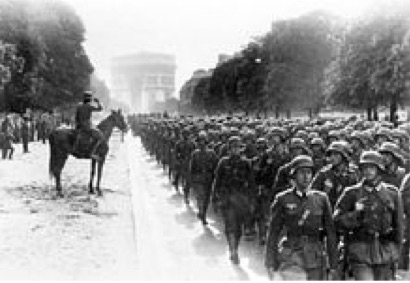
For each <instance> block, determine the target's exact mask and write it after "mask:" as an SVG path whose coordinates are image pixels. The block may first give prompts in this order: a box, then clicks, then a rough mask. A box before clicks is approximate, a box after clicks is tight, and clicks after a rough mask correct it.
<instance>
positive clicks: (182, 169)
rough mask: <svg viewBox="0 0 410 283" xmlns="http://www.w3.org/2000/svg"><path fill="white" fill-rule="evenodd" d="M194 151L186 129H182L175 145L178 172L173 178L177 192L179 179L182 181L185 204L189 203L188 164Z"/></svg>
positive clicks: (193, 145)
mask: <svg viewBox="0 0 410 283" xmlns="http://www.w3.org/2000/svg"><path fill="white" fill-rule="evenodd" d="M194 149H195V144H194V142H193V141H191V140H189V131H188V129H186V128H185V129H183V131H182V139H181V140H180V141H179V142H178V143H177V144H176V149H175V150H176V159H177V162H178V167H179V170H178V172H177V175H176V176H175V183H174V185H175V188H176V190H177V191H178V183H179V178H180V177H181V179H182V183H183V185H182V188H183V192H184V199H185V203H186V204H188V203H189V191H190V186H191V184H190V178H189V177H190V176H189V162H190V158H191V154H192V152H193V151H194Z"/></svg>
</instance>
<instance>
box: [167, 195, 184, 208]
mask: <svg viewBox="0 0 410 283" xmlns="http://www.w3.org/2000/svg"><path fill="white" fill-rule="evenodd" d="M167 201H168V202H169V203H170V204H172V205H174V206H176V207H182V206H183V205H184V201H183V197H182V194H178V193H175V194H173V195H172V196H170V197H169V198H167Z"/></svg>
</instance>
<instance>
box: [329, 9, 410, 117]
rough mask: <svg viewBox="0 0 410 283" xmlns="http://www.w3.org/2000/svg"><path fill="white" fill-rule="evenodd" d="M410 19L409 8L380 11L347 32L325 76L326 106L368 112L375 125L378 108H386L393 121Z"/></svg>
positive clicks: (408, 62) (408, 68) (409, 70)
mask: <svg viewBox="0 0 410 283" xmlns="http://www.w3.org/2000/svg"><path fill="white" fill-rule="evenodd" d="M395 4H397V3H395ZM409 16H410V10H409V8H408V7H407V6H401V5H395V6H389V7H385V6H382V7H379V8H378V9H376V10H375V11H373V12H372V13H371V14H370V15H369V16H367V17H364V18H361V19H360V20H359V21H356V22H354V23H353V24H352V25H351V27H349V28H348V29H346V30H345V35H344V37H343V41H342V44H341V46H340V49H339V53H338V56H337V57H336V59H335V61H334V62H332V64H331V65H330V66H329V68H328V72H327V73H328V77H327V81H326V89H327V91H326V93H327V100H328V101H329V102H330V103H332V104H341V105H345V106H348V107H355V108H366V109H367V113H368V119H369V120H371V119H376V120H377V108H378V106H385V105H386V106H387V105H389V106H390V119H391V121H392V122H395V116H396V112H397V107H398V104H399V103H400V102H401V101H403V99H404V98H405V97H404V96H405V95H406V93H407V90H406V85H405V82H406V81H407V80H408V79H409V74H410V57H409V51H408V50H409V49H408V47H409V34H410V29H409V23H410V22H409ZM372 114H373V115H372Z"/></svg>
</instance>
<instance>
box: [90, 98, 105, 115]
mask: <svg viewBox="0 0 410 283" xmlns="http://www.w3.org/2000/svg"><path fill="white" fill-rule="evenodd" d="M94 101H95V102H96V103H97V106H96V107H94V106H92V111H93V112H99V111H102V110H103V107H102V105H101V102H100V100H98V98H94Z"/></svg>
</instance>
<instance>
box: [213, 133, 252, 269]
mask: <svg viewBox="0 0 410 283" xmlns="http://www.w3.org/2000/svg"><path fill="white" fill-rule="evenodd" d="M232 138H233V137H231V138H230V139H231V140H232V143H236V142H239V138H237V139H238V141H235V140H234V139H232ZM213 192H214V194H215V195H216V197H217V199H218V200H219V201H220V203H221V209H222V216H223V221H224V224H225V235H226V237H227V240H228V244H229V249H230V255H231V260H232V261H233V262H234V263H239V257H238V254H237V251H238V247H239V241H240V238H241V236H242V227H243V224H244V223H245V220H246V219H247V217H249V216H250V215H251V214H252V213H253V210H254V203H255V198H256V189H255V179H254V176H253V172H252V168H251V166H250V164H249V162H248V161H247V160H246V159H244V158H243V157H241V156H240V155H230V156H228V157H224V158H222V159H221V160H220V161H219V163H218V166H217V168H216V174H215V179H214V184H213Z"/></svg>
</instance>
